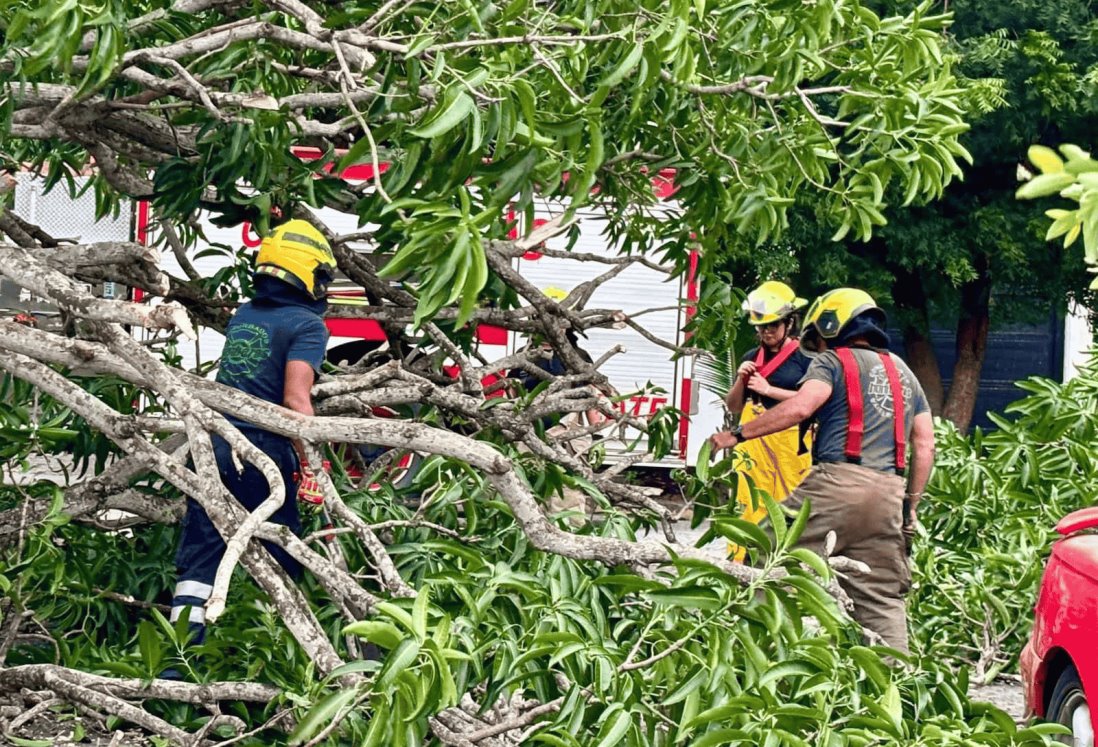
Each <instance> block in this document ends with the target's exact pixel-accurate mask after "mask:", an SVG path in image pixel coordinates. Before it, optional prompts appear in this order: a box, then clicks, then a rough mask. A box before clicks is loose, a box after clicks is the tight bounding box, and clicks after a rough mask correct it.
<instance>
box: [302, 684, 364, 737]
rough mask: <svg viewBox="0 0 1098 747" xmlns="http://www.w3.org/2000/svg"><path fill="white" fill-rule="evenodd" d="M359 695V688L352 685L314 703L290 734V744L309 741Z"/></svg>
mask: <svg viewBox="0 0 1098 747" xmlns="http://www.w3.org/2000/svg"><path fill="white" fill-rule="evenodd" d="M357 696H358V689H357V688H353V687H351V688H348V689H346V690H337V691H336V692H334V693H332V694H331V695H329V696H328V697H326V698H324V700H322V701H320V702H319V703H317V704H316V705H314V706H313V707H312V708H310V709H309V712H308V713H307V714H306V715H305V718H303V719H301V722H300V723H299V724H298V725H297V728H296V729H294V730H293V732H292V733H291V734H290V744H291V745H299V744H304V743H305V742H308V741H309V740H310V739H312V738H313V736H314V735H315V734H316V733H317V732H318V731H320V730H321V729H323V728H324V727H325V726H327V725H328V722H330V721H331V720H332V719H333V718H335V717H336V716H337V715H338V714H339V712H340V711H341V710H343V708H345V707H347V706H349V705H350V704H351V702H352V701H354V699H355V698H356V697H357Z"/></svg>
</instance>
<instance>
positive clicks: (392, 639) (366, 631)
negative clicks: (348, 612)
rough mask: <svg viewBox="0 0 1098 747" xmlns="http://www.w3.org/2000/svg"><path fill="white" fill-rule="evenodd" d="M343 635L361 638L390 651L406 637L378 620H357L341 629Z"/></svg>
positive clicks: (394, 627)
mask: <svg viewBox="0 0 1098 747" xmlns="http://www.w3.org/2000/svg"><path fill="white" fill-rule="evenodd" d="M343 635H354V636H358V637H359V638H363V639H365V640H367V641H370V642H371V643H374V644H377V645H378V646H380V647H381V648H384V649H389V650H392V649H394V648H396V647H397V646H398V645H399V644H400V642H401V641H403V640H404V638H405V637H406V636H405V634H404V633H401V632H400V630H399V629H398V628H397V627H396V626H395V625H393V624H392V623H387V622H381V621H379V620H359V621H357V622H353V623H351V624H350V625H347V626H345V627H344V628H343Z"/></svg>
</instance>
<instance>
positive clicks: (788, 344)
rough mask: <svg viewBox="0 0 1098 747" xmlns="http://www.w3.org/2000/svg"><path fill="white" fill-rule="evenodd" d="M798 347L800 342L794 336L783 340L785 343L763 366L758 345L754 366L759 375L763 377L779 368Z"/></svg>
mask: <svg viewBox="0 0 1098 747" xmlns="http://www.w3.org/2000/svg"><path fill="white" fill-rule="evenodd" d="M798 347H800V343H799V342H798V341H797V340H795V339H794V338H792V337H790V338H789V339H788V340H786V341H785V345H784V346H782V349H781V350H779V351H778V354H777V355H775V356H774V357H773V358H771V359H770V362H769V363H767V364H766V365H765V366H764V365H763V364H762V356H763V349H762V346H761V345H760V346H759V354H758V355H756V356H755V366H756V367H757V370H758V372H759V376H762V377H763V378H764V379H765V378H766V377H768V376H769V375H770V374H772V373H774V372H775V371H777V370H778V369H779V368H781V365H782V364H783V363H785V362H786V361H787V360H789V358H790V357H791V356H792V355H793V354H794V353H796V352H797V348H798Z"/></svg>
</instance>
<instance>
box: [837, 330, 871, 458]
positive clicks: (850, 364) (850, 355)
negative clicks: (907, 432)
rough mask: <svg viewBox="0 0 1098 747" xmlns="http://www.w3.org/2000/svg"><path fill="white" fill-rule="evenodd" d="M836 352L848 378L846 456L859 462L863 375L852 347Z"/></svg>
mask: <svg viewBox="0 0 1098 747" xmlns="http://www.w3.org/2000/svg"><path fill="white" fill-rule="evenodd" d="M835 354H836V355H837V356H839V362H840V363H842V364H843V378H844V379H845V380H846V404H847V407H848V408H849V413H850V423H849V425H847V430H846V452H845V453H846V458H847V460H848V461H851V462H854V463H855V464H858V463H860V462H861V461H862V435H863V434H864V433H865V407H864V406H863V404H862V377H861V374H860V372H859V371H858V361H857V360H856V359H855V358H854V352H853V351H852V350H851V349H850V348H836V349H835Z"/></svg>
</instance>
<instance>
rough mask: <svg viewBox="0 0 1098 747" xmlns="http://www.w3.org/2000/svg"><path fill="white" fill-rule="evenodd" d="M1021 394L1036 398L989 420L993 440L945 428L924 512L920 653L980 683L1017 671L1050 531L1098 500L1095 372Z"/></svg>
mask: <svg viewBox="0 0 1098 747" xmlns="http://www.w3.org/2000/svg"><path fill="white" fill-rule="evenodd" d="M1018 386H1019V387H1021V388H1022V389H1024V390H1026V391H1027V392H1029V393H1030V394H1029V396H1027V397H1025V398H1024V399H1022V400H1020V401H1018V402H1015V403H1014V404H1012V405H1011V406H1010V407H1008V408H1007V410H1006V417H1000V416H995V415H993V416H992V418H993V420H994V422H995V424H996V426H997V430H995V431H992V432H989V433H983V432H981V431H980V430H978V429H977V430H976V432H974V433H973V434H972V435H971V436H969V437H967V438H966V437H964V436H962V435H960V434H958V433H957V431H956V430H955V429H954V428H952V427H951V426H950V425H949V424H947V423H939V426H938V433H937V437H938V456H937V463H936V466H935V470H934V476H933V478H932V480H931V483H930V486H929V488H928V497H927V500H926V501H925V503H924V505H923V507H922V508H921V509H920V521H921V522H922V524H923V527H924V529H925V536H924V537H923V538H922V540H921V541H920V542H919V543H917V546H916V553H915V557H914V566H915V584H914V588H913V590H912V594H911V596H910V597H909V607H910V611H911V616H912V619H913V626H914V630H915V634H916V639H917V642H918V645H919V647H920V648H921V650H922V651H923V653H924V654H927V655H928V656H931V657H933V658H936V659H944V660H951V661H955V662H963V663H969V664H971V665H973V667H974V676H975V677H977V678H979V679H988V678H991V677H994V675H995V674H996V673H998V672H999V671H1002V670H1004V669H1006V670H1008V671H1012V670H1013V669H1014V668H1015V667H1016V666H1017V660H1018V655H1019V654H1020V653H1021V650H1022V647H1023V646H1024V645H1025V641H1026V636H1027V635H1028V633H1029V629H1030V625H1031V623H1032V621H1033V605H1034V603H1035V601H1036V598H1037V588H1038V585H1039V583H1040V578H1041V572H1042V570H1043V568H1044V563H1045V560H1046V559H1047V557H1048V553H1049V549H1050V546H1051V543H1052V541H1053V540H1054V539H1055V537H1056V536H1057V535H1056V533H1055V531H1054V529H1053V527H1054V526H1055V525H1056V522H1058V521H1059V520H1060V519H1061V518H1062V517H1063V516H1064V515H1066V514H1068V513H1070V512H1072V511H1075V510H1076V509H1080V508H1084V507H1087V506H1090V505H1093V504H1094V502H1095V496H1098V460H1095V459H1094V443H1095V435H1096V432H1098V361H1092V362H1091V363H1090V364H1089V365H1088V366H1087V367H1085V368H1084V369H1083V370H1082V371H1080V374H1079V376H1077V377H1076V378H1074V379H1072V380H1071V381H1069V382H1068V383H1066V384H1058V383H1056V382H1054V381H1050V380H1048V379H1041V378H1032V379H1028V380H1026V381H1023V382H1021V383H1019V384H1018Z"/></svg>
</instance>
